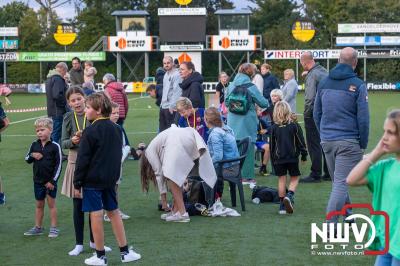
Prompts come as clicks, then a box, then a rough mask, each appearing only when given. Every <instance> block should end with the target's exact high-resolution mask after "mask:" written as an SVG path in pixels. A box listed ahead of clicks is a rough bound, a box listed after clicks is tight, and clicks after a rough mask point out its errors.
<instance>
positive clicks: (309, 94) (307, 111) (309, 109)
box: [304, 63, 328, 118]
mask: <svg viewBox="0 0 400 266" xmlns="http://www.w3.org/2000/svg"><path fill="white" fill-rule="evenodd" d="M327 76H328V71H326V69H325V68H324V67H323V66H321V65H320V64H318V63H316V64H315V65H314V66H313V67H312V68H311V69H310V70H309V71H308V74H307V76H306V80H305V84H304V85H305V94H304V117H305V118H312V117H313V110H314V100H315V96H316V95H317V86H318V83H319V82H320V81H321V80H322V79H323V78H325V77H327Z"/></svg>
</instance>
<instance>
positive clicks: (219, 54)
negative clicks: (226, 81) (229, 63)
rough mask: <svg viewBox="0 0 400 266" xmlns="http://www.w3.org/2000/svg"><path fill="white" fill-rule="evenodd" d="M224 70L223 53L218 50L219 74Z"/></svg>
mask: <svg viewBox="0 0 400 266" xmlns="http://www.w3.org/2000/svg"><path fill="white" fill-rule="evenodd" d="M221 72H222V54H221V52H218V75H219V73H221Z"/></svg>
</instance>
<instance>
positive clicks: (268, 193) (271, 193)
mask: <svg viewBox="0 0 400 266" xmlns="http://www.w3.org/2000/svg"><path fill="white" fill-rule="evenodd" d="M254 198H259V199H260V202H274V203H277V202H279V193H278V190H277V189H275V188H270V187H255V188H254V189H253V193H252V194H251V199H254Z"/></svg>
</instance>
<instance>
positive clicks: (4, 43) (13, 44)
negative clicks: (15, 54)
mask: <svg viewBox="0 0 400 266" xmlns="http://www.w3.org/2000/svg"><path fill="white" fill-rule="evenodd" d="M0 49H18V40H0Z"/></svg>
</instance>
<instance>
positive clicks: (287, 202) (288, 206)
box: [283, 194, 294, 214]
mask: <svg viewBox="0 0 400 266" xmlns="http://www.w3.org/2000/svg"><path fill="white" fill-rule="evenodd" d="M283 205H284V206H285V210H286V213H290V214H292V213H293V205H294V202H293V195H292V194H287V195H286V197H285V198H283Z"/></svg>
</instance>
